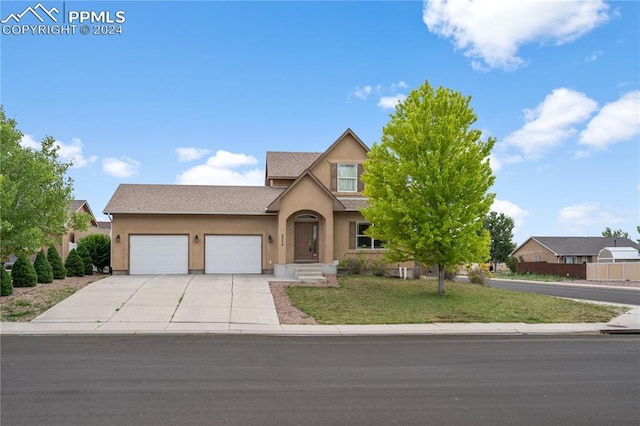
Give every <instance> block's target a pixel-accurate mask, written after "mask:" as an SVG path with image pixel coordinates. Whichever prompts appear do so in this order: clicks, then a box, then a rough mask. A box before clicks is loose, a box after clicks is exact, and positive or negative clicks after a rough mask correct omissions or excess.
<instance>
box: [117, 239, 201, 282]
mask: <svg viewBox="0 0 640 426" xmlns="http://www.w3.org/2000/svg"><path fill="white" fill-rule="evenodd" d="M129 273H130V274H131V275H138V274H187V273H189V237H188V236H187V235H131V236H130V237H129Z"/></svg>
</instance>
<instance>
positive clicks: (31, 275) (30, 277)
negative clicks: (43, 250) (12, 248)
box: [11, 256, 38, 287]
mask: <svg viewBox="0 0 640 426" xmlns="http://www.w3.org/2000/svg"><path fill="white" fill-rule="evenodd" d="M11 279H12V280H13V286H14V287H35V286H36V284H37V283H38V274H36V270H35V269H34V267H33V265H32V264H31V261H30V260H29V259H28V258H27V257H26V256H18V259H17V260H16V263H14V264H13V268H11Z"/></svg>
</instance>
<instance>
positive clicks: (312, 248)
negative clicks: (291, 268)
mask: <svg viewBox="0 0 640 426" xmlns="http://www.w3.org/2000/svg"><path fill="white" fill-rule="evenodd" d="M293 247H294V248H293V260H294V262H295V263H318V262H319V261H320V220H319V219H318V216H317V215H315V214H313V213H300V214H298V215H296V217H295V219H294V223H293Z"/></svg>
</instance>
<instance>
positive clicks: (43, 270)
mask: <svg viewBox="0 0 640 426" xmlns="http://www.w3.org/2000/svg"><path fill="white" fill-rule="evenodd" d="M33 267H34V269H35V270H36V275H37V276H38V282H39V283H45V284H47V283H52V282H53V269H51V264H50V263H49V261H48V260H47V256H45V254H44V252H43V251H39V252H38V255H37V256H36V261H35V262H33Z"/></svg>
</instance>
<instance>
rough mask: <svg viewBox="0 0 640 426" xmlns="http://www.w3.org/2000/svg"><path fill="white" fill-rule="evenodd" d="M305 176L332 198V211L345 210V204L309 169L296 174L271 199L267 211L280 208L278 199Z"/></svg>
mask: <svg viewBox="0 0 640 426" xmlns="http://www.w3.org/2000/svg"><path fill="white" fill-rule="evenodd" d="M305 177H308V178H309V179H311V180H312V181H313V182H314V183H315V184H316V185H318V187H319V188H320V189H321V190H322V191H323V192H324V193H325V194H327V196H329V197H330V198H332V199H333V210H334V211H345V210H347V209H346V208H345V206H344V205H343V204H342V203H341V202H340V201H338V199H337V198H336V197H335V195H333V194H332V193H331V191H329V189H328V188H327V187H326V186H324V185H323V184H322V182H320V181H319V180H318V178H317V177H315V176H314V175H313V173H311V172H309V170H306V171H305V172H303V173H302V174H301V175H300V176H298V178H297V179H296V180H295V181H294V182H293V183H292V184H291V185H290V186H289V187H288V188H286V189H283V190H282V193H281V194H280V195H278V197H277V198H276V199H274V200H273V202H272V203H271V204H269V207H267V210H268V211H278V210H279V209H280V201H281V200H282V199H283V198H284V197H285V196H286V195H287V194H288V193H289V192H291V191H292V190H293V188H295V187H296V186H297V184H298V183H299V182H301V181H302V180H303V179H304V178H305Z"/></svg>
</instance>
